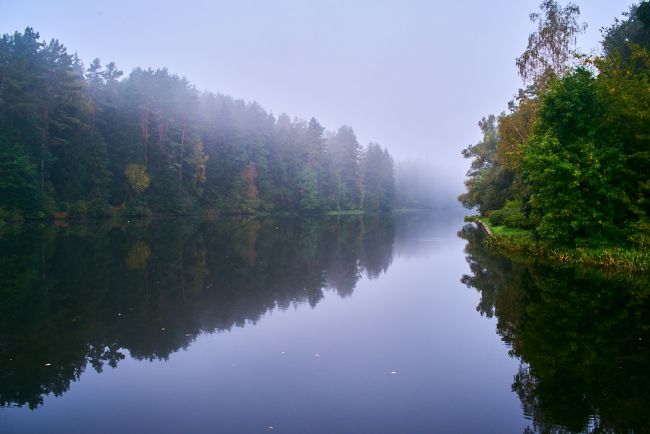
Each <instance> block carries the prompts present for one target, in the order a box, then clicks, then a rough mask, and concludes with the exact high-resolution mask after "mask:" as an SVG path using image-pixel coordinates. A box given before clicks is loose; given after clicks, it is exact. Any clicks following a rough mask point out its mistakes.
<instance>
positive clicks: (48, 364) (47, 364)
mask: <svg viewBox="0 0 650 434" xmlns="http://www.w3.org/2000/svg"><path fill="white" fill-rule="evenodd" d="M43 366H46V367H47V366H52V364H51V363H46V364H45V365H43Z"/></svg>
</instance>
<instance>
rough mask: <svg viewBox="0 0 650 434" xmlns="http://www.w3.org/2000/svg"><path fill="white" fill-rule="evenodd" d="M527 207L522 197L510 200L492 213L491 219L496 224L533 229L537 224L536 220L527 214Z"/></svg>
mask: <svg viewBox="0 0 650 434" xmlns="http://www.w3.org/2000/svg"><path fill="white" fill-rule="evenodd" d="M526 208H527V207H526V205H525V204H524V202H523V201H522V200H521V199H513V200H509V201H507V202H506V204H505V205H504V206H503V208H500V209H497V210H494V211H492V212H491V213H490V221H491V222H492V223H493V224H494V225H496V226H503V225H505V226H509V227H511V228H519V229H531V228H533V227H534V226H535V221H534V219H531V218H530V217H529V216H527V215H526V211H527V209H526Z"/></svg>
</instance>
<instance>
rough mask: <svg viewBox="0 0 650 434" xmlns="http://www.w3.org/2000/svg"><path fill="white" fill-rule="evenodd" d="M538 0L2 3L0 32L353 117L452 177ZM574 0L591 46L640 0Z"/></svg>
mask: <svg viewBox="0 0 650 434" xmlns="http://www.w3.org/2000/svg"><path fill="white" fill-rule="evenodd" d="M538 3H539V1H538V0H510V1H505V0H493V1H482V0H473V1H469V0H465V1H458V0H457V1H446V2H441V1H433V0H429V1H424V0H423V1H407V0H401V1H381V0H372V1H371V0H367V1H354V0H341V1H305V0H303V1H290V0H274V1H262V0H259V1H250V0H248V1H247V0H237V1H233V0H230V1H208V0H183V1H178V2H172V1H161V0H147V1H136V0H131V1H123V0H112V1H102V2H93V1H89V0H85V1H52V0H50V1H30V0H0V32H1V33H7V32H13V31H14V30H21V31H22V30H24V28H25V27H26V26H31V27H33V28H34V29H35V30H36V31H38V32H40V34H41V36H42V37H43V38H45V39H50V38H57V39H59V40H60V41H61V42H62V43H63V44H65V45H66V46H67V47H68V49H69V51H70V52H74V51H76V52H77V53H78V54H79V56H80V57H81V58H82V59H83V60H84V62H85V63H86V64H88V63H90V61H91V60H92V59H93V58H95V57H99V58H101V59H102V62H103V63H107V62H108V61H115V62H116V63H117V64H118V66H119V67H120V68H121V69H122V70H124V71H125V72H126V73H128V72H129V71H130V70H131V69H132V68H133V67H135V66H143V67H153V68H156V67H167V68H169V70H170V71H171V72H174V73H177V74H179V75H183V76H186V77H187V78H188V79H190V80H191V81H192V82H193V83H194V84H195V85H196V86H197V87H198V88H199V89H201V90H211V91H215V92H222V93H227V94H230V95H232V96H234V97H236V98H244V99H246V100H255V101H258V102H259V103H260V104H261V105H262V106H264V107H265V108H266V109H267V110H269V111H271V112H273V113H274V114H276V115H277V114H279V113H282V112H286V113H288V114H289V115H290V116H291V117H294V116H297V117H300V118H306V119H308V118H310V117H312V116H314V117H316V118H317V119H318V120H319V121H320V122H321V123H322V124H323V125H324V126H326V127H327V128H328V129H336V128H338V127H339V126H340V125H342V124H349V125H351V126H352V127H353V128H354V129H355V131H356V132H357V136H358V138H359V141H360V142H361V143H362V144H366V143H368V142H370V141H373V142H378V143H380V144H381V145H384V146H387V147H388V148H389V149H390V151H391V153H392V154H393V155H394V156H395V157H396V158H397V159H407V158H408V159H417V160H428V161H431V162H432V163H434V164H435V165H436V167H437V168H438V170H439V171H440V173H444V174H445V176H446V177H447V178H449V179H450V180H452V181H453V183H454V184H455V185H457V184H458V183H460V181H461V179H462V178H463V176H464V172H465V170H466V167H467V162H466V161H463V159H462V157H461V156H460V150H461V149H462V148H464V147H465V146H467V145H468V144H470V143H474V142H476V141H477V140H478V139H479V138H480V134H479V131H478V128H477V127H476V123H477V121H478V120H479V119H480V118H481V117H482V116H484V115H486V114H489V113H499V112H501V111H502V110H504V109H505V107H506V104H507V102H508V100H510V99H511V98H512V96H513V95H514V94H515V92H516V90H517V88H518V87H520V85H521V83H520V80H519V78H518V76H517V74H516V68H515V58H516V57H517V56H518V55H519V54H521V52H522V51H523V50H524V48H525V46H526V42H527V37H528V34H529V33H530V32H531V31H532V30H533V25H532V24H531V23H530V22H529V20H528V14H529V12H531V11H533V10H536V9H537V5H538ZM565 3H566V2H562V4H565ZM575 3H577V4H578V5H579V6H580V8H581V12H582V19H583V20H584V21H586V22H587V23H588V24H589V28H588V30H587V33H586V34H585V35H583V36H582V37H581V38H580V40H579V44H580V46H581V47H582V48H583V49H584V50H587V51H588V50H590V49H595V48H597V47H598V43H599V41H600V31H599V29H600V28H601V27H603V26H607V25H610V24H611V23H612V22H613V19H614V17H616V16H620V13H621V12H623V11H625V10H627V9H628V7H629V5H630V4H631V3H632V1H620V0H619V1H616V0H579V1H576V2H575Z"/></svg>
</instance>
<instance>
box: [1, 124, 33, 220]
mask: <svg viewBox="0 0 650 434" xmlns="http://www.w3.org/2000/svg"><path fill="white" fill-rule="evenodd" d="M8 140H9V139H8V138H6V137H2V136H0V198H2V201H1V202H0V205H1V206H2V207H3V208H5V209H6V210H8V211H25V212H29V213H31V212H34V211H35V210H36V209H37V206H38V202H37V198H38V187H37V183H36V179H37V178H36V168H35V167H34V164H33V163H31V162H30V160H29V156H28V155H27V154H26V153H25V152H24V149H23V147H22V146H19V145H17V144H15V143H14V142H9V141H8Z"/></svg>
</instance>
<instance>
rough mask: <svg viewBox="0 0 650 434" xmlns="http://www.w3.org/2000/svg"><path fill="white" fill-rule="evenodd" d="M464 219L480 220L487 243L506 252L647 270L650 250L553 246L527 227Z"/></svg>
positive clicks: (571, 263) (624, 269)
mask: <svg viewBox="0 0 650 434" xmlns="http://www.w3.org/2000/svg"><path fill="white" fill-rule="evenodd" d="M466 220H467V221H480V222H481V223H483V224H484V225H485V226H487V227H488V228H489V229H490V231H491V232H492V235H491V236H490V237H488V240H487V244H488V246H489V247H490V248H491V249H493V250H495V251H498V252H501V253H506V254H508V256H518V257H522V258H523V257H528V258H530V257H533V258H537V259H542V260H545V261H549V262H553V263H557V264H564V265H568V266H581V267H592V268H598V269H605V270H608V271H613V272H624V273H648V272H650V250H643V249H636V248H631V247H624V246H607V247H556V246H551V245H548V244H546V243H544V242H542V241H539V240H535V239H534V237H533V232H532V231H530V230H524V229H516V228H510V227H507V226H495V225H493V224H492V223H491V222H490V219H489V218H483V217H480V218H479V217H470V218H467V219H466Z"/></svg>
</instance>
